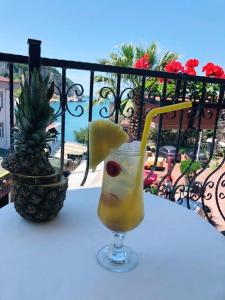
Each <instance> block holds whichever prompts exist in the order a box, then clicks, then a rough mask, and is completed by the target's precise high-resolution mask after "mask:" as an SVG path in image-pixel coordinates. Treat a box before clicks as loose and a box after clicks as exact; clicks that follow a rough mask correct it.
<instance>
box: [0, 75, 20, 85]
mask: <svg viewBox="0 0 225 300" xmlns="http://www.w3.org/2000/svg"><path fill="white" fill-rule="evenodd" d="M0 82H9V78H7V77H4V76H0ZM13 83H17V84H19V83H20V82H19V81H18V80H14V81H13Z"/></svg>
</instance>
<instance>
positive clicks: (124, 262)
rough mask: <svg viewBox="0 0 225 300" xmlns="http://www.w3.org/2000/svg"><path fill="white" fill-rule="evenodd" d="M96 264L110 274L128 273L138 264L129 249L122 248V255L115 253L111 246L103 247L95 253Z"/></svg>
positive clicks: (135, 255)
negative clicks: (110, 272)
mask: <svg viewBox="0 0 225 300" xmlns="http://www.w3.org/2000/svg"><path fill="white" fill-rule="evenodd" d="M97 261H98V263H99V264H100V265H101V266H102V267H103V268H105V269H107V270H110V271H112V272H118V273H122V272H129V271H131V270H133V269H134V268H136V266H137V264H138V257H137V254H136V253H135V252H134V251H133V250H132V249H130V248H128V247H126V246H123V251H122V253H121V252H120V251H119V252H115V248H114V246H113V245H109V246H105V247H103V248H102V249H100V250H99V252H98V253H97Z"/></svg>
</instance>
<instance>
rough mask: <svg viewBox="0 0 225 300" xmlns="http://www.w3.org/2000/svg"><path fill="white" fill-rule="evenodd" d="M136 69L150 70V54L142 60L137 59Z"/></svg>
mask: <svg viewBox="0 0 225 300" xmlns="http://www.w3.org/2000/svg"><path fill="white" fill-rule="evenodd" d="M134 68H136V69H149V68H150V64H149V54H148V53H145V54H144V55H143V56H142V57H141V58H139V59H137V60H136V62H135V63H134Z"/></svg>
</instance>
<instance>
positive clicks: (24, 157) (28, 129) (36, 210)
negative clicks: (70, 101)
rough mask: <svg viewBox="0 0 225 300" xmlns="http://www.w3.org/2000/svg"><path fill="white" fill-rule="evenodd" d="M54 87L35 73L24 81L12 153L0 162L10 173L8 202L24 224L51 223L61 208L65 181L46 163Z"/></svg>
mask: <svg viewBox="0 0 225 300" xmlns="http://www.w3.org/2000/svg"><path fill="white" fill-rule="evenodd" d="M53 90H54V84H53V83H52V84H51V85H50V87H49V88H48V77H47V78H45V79H44V80H43V79H42V78H41V75H40V73H39V71H37V70H34V72H33V74H32V79H31V83H29V82H28V80H27V79H25V82H24V84H23V85H22V92H21V95H20V98H19V103H18V104H17V110H16V112H15V115H16V127H15V129H14V135H13V136H14V151H12V152H11V153H10V154H9V155H8V156H7V157H6V158H5V159H4V161H3V163H2V166H3V168H5V169H7V170H8V171H10V172H11V174H12V175H11V179H12V186H11V201H12V202H14V206H15V209H16V211H17V212H18V213H19V214H20V215H21V216H22V217H23V218H25V219H26V220H29V221H32V222H44V221H49V220H51V219H53V218H54V217H55V216H56V215H57V214H58V212H59V211H60V209H61V208H62V207H63V203H64V199H65V196H66V190H67V187H68V180H67V178H65V177H64V176H62V175H61V174H60V172H59V170H58V169H55V168H53V167H52V166H51V164H50V162H49V160H48V151H47V150H48V142H49V141H50V140H51V138H50V135H49V134H48V133H47V132H46V128H47V126H48V125H49V124H50V123H52V122H53V121H54V119H55V117H54V110H53V109H52V108H51V107H50V105H49V100H50V99H51V97H52V94H53Z"/></svg>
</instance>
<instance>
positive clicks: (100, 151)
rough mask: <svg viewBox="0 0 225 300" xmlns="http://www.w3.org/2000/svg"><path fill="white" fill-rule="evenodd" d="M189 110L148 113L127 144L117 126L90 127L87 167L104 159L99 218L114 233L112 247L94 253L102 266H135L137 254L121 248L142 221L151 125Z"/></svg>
mask: <svg viewBox="0 0 225 300" xmlns="http://www.w3.org/2000/svg"><path fill="white" fill-rule="evenodd" d="M189 107H191V102H184V103H179V104H174V105H170V106H164V107H160V108H156V109H153V110H151V111H150V112H149V113H148V115H147V117H146V121H145V126H144V131H143V135H142V139H141V143H140V142H137V141H135V142H132V143H130V144H128V143H126V142H127V140H128V136H127V134H126V133H124V132H123V131H122V129H121V127H120V126H119V125H115V124H112V122H110V121H108V122H107V121H102V120H101V121H95V123H92V125H91V127H90V137H91V139H90V140H89V142H90V146H91V149H94V151H93V152H91V154H92V155H91V156H90V166H91V168H92V169H95V168H96V166H97V165H98V164H99V163H100V162H101V161H102V160H104V174H103V183H102V190H101V196H100V200H99V205H98V215H99V218H100V220H101V221H102V223H103V224H104V225H105V226H106V227H108V228H109V229H111V230H112V231H114V244H113V245H108V246H105V247H103V248H102V249H100V250H99V252H98V254H97V260H98V262H99V264H100V265H101V266H103V267H104V268H106V269H108V270H110V271H113V272H128V271H130V270H132V269H134V268H135V267H136V265H137V263H138V258H137V255H136V253H135V252H134V251H133V250H132V249H130V248H129V247H126V246H123V239H124V236H125V233H126V232H127V231H129V230H132V229H134V228H135V227H136V226H138V225H139V224H140V222H141V221H142V220H143V218H144V204H143V169H144V168H143V164H144V153H145V147H146V142H147V139H148V136H149V130H150V124H151V121H152V119H153V117H155V116H156V115H159V114H162V113H167V112H171V111H176V110H180V109H185V108H189Z"/></svg>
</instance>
